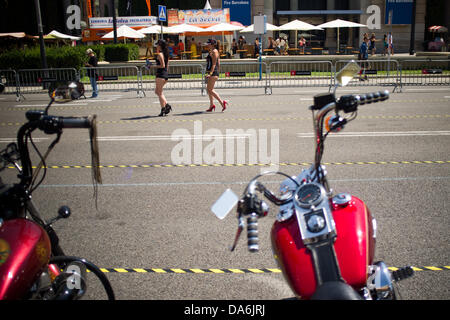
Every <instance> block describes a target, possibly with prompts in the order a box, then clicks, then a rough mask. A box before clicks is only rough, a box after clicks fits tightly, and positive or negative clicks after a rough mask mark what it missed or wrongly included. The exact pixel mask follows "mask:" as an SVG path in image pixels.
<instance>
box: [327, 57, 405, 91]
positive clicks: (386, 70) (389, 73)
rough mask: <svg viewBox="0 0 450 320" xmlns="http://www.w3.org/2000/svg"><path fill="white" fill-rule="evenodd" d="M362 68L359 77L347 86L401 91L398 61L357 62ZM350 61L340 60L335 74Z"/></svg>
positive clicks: (337, 62)
mask: <svg viewBox="0 0 450 320" xmlns="http://www.w3.org/2000/svg"><path fill="white" fill-rule="evenodd" d="M355 61H356V62H357V63H358V64H359V65H360V66H361V70H360V71H359V76H358V77H355V78H353V79H352V80H351V81H350V83H349V84H348V85H347V86H361V87H362V86H364V87H365V86H380V87H385V86H393V87H394V89H393V92H395V90H396V89H397V88H399V89H400V90H401V81H400V68H399V63H398V61H397V60H355ZM348 62H350V60H338V61H336V65H335V70H336V72H335V74H337V73H338V72H339V70H341V69H342V68H343V67H344V66H345V65H346V64H347V63H348Z"/></svg>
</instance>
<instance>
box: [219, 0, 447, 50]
mask: <svg viewBox="0 0 450 320" xmlns="http://www.w3.org/2000/svg"><path fill="white" fill-rule="evenodd" d="M224 1H225V0H210V4H211V7H212V8H221V7H222V5H223V2H224ZM427 1H428V2H429V4H428V6H427ZM233 2H235V3H239V2H244V1H233ZM246 2H250V8H251V10H250V14H251V21H252V23H253V16H255V15H258V14H264V15H266V16H267V21H268V22H270V23H272V24H275V25H282V24H285V23H288V22H289V21H292V20H295V19H298V20H301V21H304V22H308V23H310V24H313V25H319V24H322V23H325V22H327V21H331V20H334V19H342V20H349V21H353V22H358V23H362V24H365V25H367V27H364V28H342V29H340V30H339V41H340V43H341V44H343V45H348V46H353V47H357V46H359V44H360V43H361V41H362V37H363V34H364V33H368V34H369V35H371V34H372V33H374V34H375V36H376V39H377V40H379V42H377V52H380V50H381V49H382V44H383V37H384V35H387V34H388V33H389V32H392V34H393V41H394V48H395V52H409V50H410V41H411V26H412V25H413V23H414V26H415V32H414V48H415V51H423V50H424V41H425V40H426V39H427V37H430V35H428V34H427V33H428V32H427V30H426V28H427V27H429V26H427V25H426V18H427V17H428V20H429V22H428V23H433V18H431V19H430V15H431V14H432V10H431V9H430V6H435V4H436V3H438V5H440V6H441V8H442V9H441V10H440V11H443V13H442V12H441V14H442V16H443V17H442V18H441V19H436V20H440V21H439V22H441V23H442V24H443V25H444V26H446V27H447V28H448V27H449V25H448V24H449V22H450V1H445V0H440V1H439V0H415V16H414V17H413V15H412V11H413V10H412V9H413V5H414V0H248V1H246ZM232 10H233V9H231V16H233V13H232ZM427 11H428V13H427ZM389 12H392V16H391V17H392V20H391V22H392V24H389ZM427 14H428V16H427ZM437 23H438V21H436V23H435V24H437ZM446 24H447V25H446ZM308 34H311V40H312V42H313V43H316V45H318V46H322V47H330V48H331V47H336V45H337V30H336V29H326V30H324V31H313V32H308ZM288 37H289V40H290V43H294V38H295V33H294V32H289V33H288Z"/></svg>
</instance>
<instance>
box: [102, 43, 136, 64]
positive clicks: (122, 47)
mask: <svg viewBox="0 0 450 320" xmlns="http://www.w3.org/2000/svg"><path fill="white" fill-rule="evenodd" d="M104 48H105V60H106V61H109V62H114V61H128V60H136V59H138V58H139V46H138V45H136V44H108V45H104Z"/></svg>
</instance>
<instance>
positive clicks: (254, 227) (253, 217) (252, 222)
mask: <svg viewBox="0 0 450 320" xmlns="http://www.w3.org/2000/svg"><path fill="white" fill-rule="evenodd" d="M247 239H248V242H247V244H248V250H249V251H250V252H258V251H259V238H258V215H257V214H256V213H252V214H250V215H249V216H248V218H247Z"/></svg>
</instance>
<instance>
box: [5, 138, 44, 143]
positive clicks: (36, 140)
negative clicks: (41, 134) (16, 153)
mask: <svg viewBox="0 0 450 320" xmlns="http://www.w3.org/2000/svg"><path fill="white" fill-rule="evenodd" d="M48 139H49V138H33V141H34V142H41V141H43V140H48ZM11 142H17V138H0V143H11Z"/></svg>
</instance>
